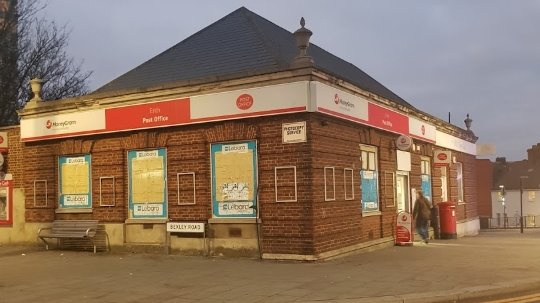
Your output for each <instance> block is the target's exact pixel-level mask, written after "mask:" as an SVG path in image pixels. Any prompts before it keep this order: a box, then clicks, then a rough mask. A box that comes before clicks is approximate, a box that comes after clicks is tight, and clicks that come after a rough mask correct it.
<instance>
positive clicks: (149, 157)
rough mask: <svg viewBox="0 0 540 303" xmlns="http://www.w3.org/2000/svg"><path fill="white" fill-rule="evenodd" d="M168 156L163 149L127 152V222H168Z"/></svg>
mask: <svg viewBox="0 0 540 303" xmlns="http://www.w3.org/2000/svg"><path fill="white" fill-rule="evenodd" d="M166 176H167V152H166V150H165V149H164V148H158V149H153V150H132V151H129V152H128V180H129V201H128V202H129V218H130V219H166V218H167V179H166Z"/></svg>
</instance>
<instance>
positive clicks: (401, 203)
mask: <svg viewBox="0 0 540 303" xmlns="http://www.w3.org/2000/svg"><path fill="white" fill-rule="evenodd" d="M396 199H397V212H398V213H399V212H401V211H406V212H409V213H410V212H411V207H410V205H411V204H410V199H409V175H408V173H406V172H399V171H398V172H397V173H396Z"/></svg>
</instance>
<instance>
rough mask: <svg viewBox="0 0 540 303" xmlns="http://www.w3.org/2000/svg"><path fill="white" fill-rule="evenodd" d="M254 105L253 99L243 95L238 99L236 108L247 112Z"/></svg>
mask: <svg viewBox="0 0 540 303" xmlns="http://www.w3.org/2000/svg"><path fill="white" fill-rule="evenodd" d="M252 105H253V97H252V96H251V95H248V94H242V95H240V96H238V98H236V107H238V108H239V109H241V110H246V109H248V108H250V107H251V106H252Z"/></svg>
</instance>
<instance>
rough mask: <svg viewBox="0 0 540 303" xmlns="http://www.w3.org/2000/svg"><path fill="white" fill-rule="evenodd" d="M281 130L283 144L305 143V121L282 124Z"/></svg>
mask: <svg viewBox="0 0 540 303" xmlns="http://www.w3.org/2000/svg"><path fill="white" fill-rule="evenodd" d="M281 129H282V133H283V143H298V142H306V138H307V136H306V134H307V131H306V121H303V122H295V123H283V124H282V125H281Z"/></svg>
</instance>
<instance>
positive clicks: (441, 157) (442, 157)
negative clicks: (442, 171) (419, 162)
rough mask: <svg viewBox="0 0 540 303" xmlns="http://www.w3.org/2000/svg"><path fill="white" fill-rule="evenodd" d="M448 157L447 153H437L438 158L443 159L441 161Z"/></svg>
mask: <svg viewBox="0 0 540 303" xmlns="http://www.w3.org/2000/svg"><path fill="white" fill-rule="evenodd" d="M447 158H448V156H447V155H446V154H443V153H440V154H438V155H437V159H439V160H441V161H444V160H446V159H447Z"/></svg>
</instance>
